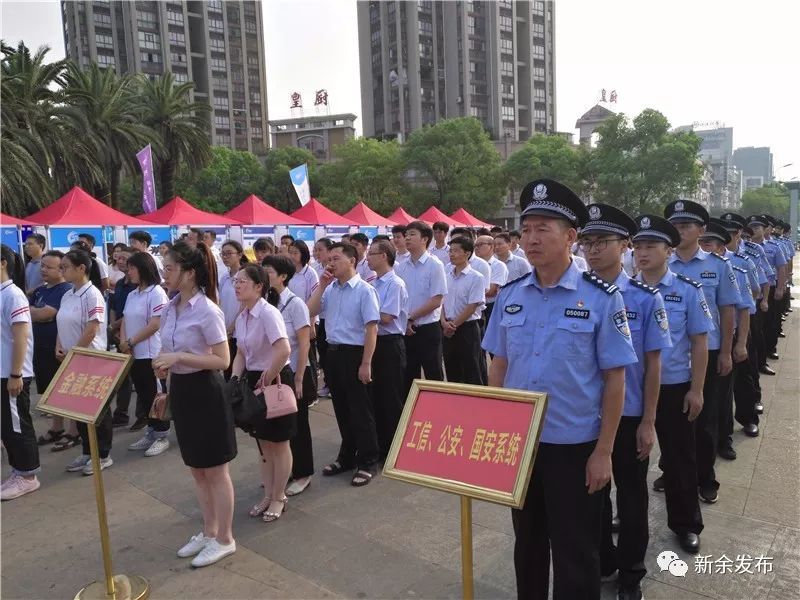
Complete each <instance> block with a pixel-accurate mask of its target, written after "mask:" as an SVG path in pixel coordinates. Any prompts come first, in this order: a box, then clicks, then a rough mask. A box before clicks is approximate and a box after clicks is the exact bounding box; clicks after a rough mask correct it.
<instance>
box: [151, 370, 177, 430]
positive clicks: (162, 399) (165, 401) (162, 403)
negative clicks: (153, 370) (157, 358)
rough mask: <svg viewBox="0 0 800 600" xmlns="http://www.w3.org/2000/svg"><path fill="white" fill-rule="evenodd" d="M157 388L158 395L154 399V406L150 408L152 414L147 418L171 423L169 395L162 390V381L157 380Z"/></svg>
mask: <svg viewBox="0 0 800 600" xmlns="http://www.w3.org/2000/svg"><path fill="white" fill-rule="evenodd" d="M156 387H157V388H158V393H157V394H156V397H155V398H153V405H152V406H151V407H150V412H149V413H148V415H147V416H148V417H150V418H151V419H158V420H159V421H171V420H172V411H171V410H170V407H169V394H167V393H166V392H164V391H162V390H161V381H160V380H158V379H156Z"/></svg>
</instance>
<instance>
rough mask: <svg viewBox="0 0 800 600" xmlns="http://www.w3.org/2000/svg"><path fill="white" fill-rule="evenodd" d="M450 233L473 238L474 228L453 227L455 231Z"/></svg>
mask: <svg viewBox="0 0 800 600" xmlns="http://www.w3.org/2000/svg"><path fill="white" fill-rule="evenodd" d="M450 235H451V236H453V237H455V236H458V235H463V236H465V237H468V238H471V237H472V230H471V229H470V228H469V227H453V231H451V232H450Z"/></svg>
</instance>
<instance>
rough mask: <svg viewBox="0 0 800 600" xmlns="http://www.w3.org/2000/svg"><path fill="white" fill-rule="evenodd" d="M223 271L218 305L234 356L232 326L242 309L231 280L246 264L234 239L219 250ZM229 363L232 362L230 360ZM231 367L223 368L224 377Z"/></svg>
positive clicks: (245, 258)
mask: <svg viewBox="0 0 800 600" xmlns="http://www.w3.org/2000/svg"><path fill="white" fill-rule="evenodd" d="M220 256H221V257H222V262H223V264H224V265H225V271H223V272H222V273H220V274H219V307H220V308H221V309H222V314H224V315H225V329H226V330H227V331H228V349H229V351H230V354H231V357H234V356H236V336H235V335H234V331H233V327H234V325H235V323H236V317H238V316H239V313H240V312H241V311H242V303H241V302H239V299H238V298H237V297H236V290H235V289H234V287H233V281H234V278H235V277H236V273H238V272H239V269H241V268H242V263H243V262H244V263H245V264H247V262H248V261H247V257H246V256H245V255H244V249H243V248H242V245H241V244H240V243H239V242H237V241H235V240H228V241H226V242H225V243H224V244H222V252H220ZM231 365H233V363H232V362H231ZM230 376H231V367H228V368H227V369H225V379H226V380H228V379H230Z"/></svg>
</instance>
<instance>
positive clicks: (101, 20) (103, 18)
mask: <svg viewBox="0 0 800 600" xmlns="http://www.w3.org/2000/svg"><path fill="white" fill-rule="evenodd" d="M94 22H95V24H97V25H108V26H110V25H111V15H107V14H104V13H101V12H95V13H94Z"/></svg>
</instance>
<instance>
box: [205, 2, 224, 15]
mask: <svg viewBox="0 0 800 600" xmlns="http://www.w3.org/2000/svg"><path fill="white" fill-rule="evenodd" d="M206 6H207V7H208V10H216V11H217V12H222V0H208V1H207V2H206Z"/></svg>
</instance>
